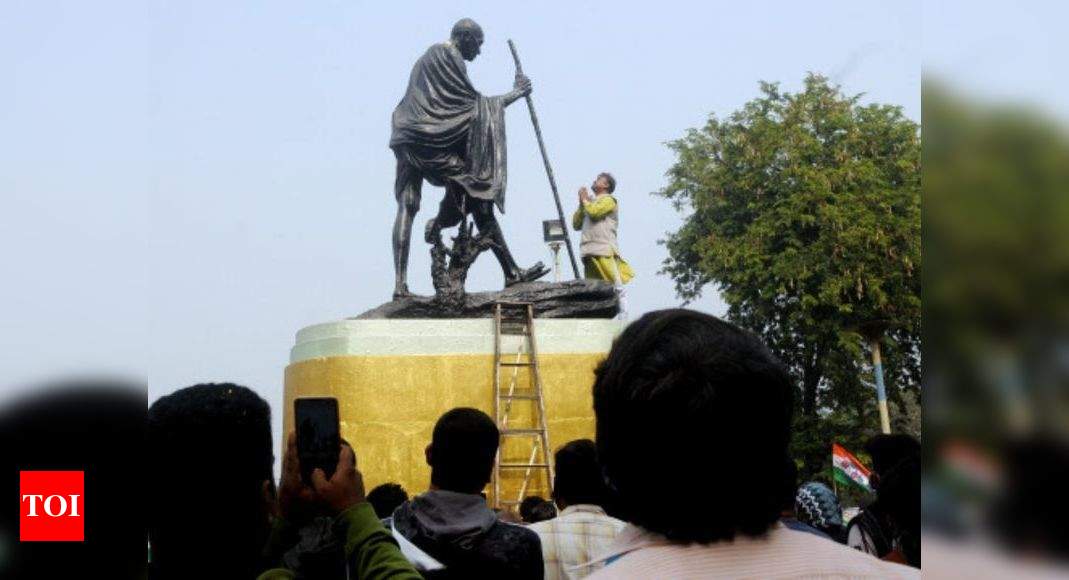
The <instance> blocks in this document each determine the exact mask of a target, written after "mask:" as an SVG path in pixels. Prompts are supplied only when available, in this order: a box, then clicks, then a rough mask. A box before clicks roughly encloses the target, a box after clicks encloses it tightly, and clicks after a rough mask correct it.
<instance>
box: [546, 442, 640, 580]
mask: <svg viewBox="0 0 1069 580" xmlns="http://www.w3.org/2000/svg"><path fill="white" fill-rule="evenodd" d="M553 463H554V466H555V473H554V475H553V500H554V501H555V502H556V503H557V507H559V508H560V510H561V512H560V515H559V516H557V517H556V518H553V519H551V520H547V521H544V522H540V523H537V524H533V525H532V526H531V529H532V530H534V531H535V532H536V533H537V534H538V537H539V539H541V540H542V559H543V560H544V561H545V567H546V579H547V580H556V579H561V578H564V579H570V578H583V577H585V576H587V575H589V574H590V573H591V572H593V571H594V570H596V569H597V568H598V567H599V566H580V565H582V564H586V563H587V562H590V561H591V560H593V559H594V558H595V557H596V556H598V555H600V554H601V553H602V552H604V551H605V550H607V549H608V548H609V546H610V545H612V541H613V540H614V539H616V536H617V535H619V533H620V530H622V529H623V528H624V525H625V524H624V522H622V521H620V520H618V519H616V518H614V517H611V516H609V515H608V514H606V513H605V508H604V503H605V500H606V498H607V496H608V491H607V490H606V489H605V480H604V479H603V478H602V477H601V465H600V464H599V463H598V452H597V448H596V447H595V445H594V442H593V441H591V440H589V439H577V440H575V441H572V442H570V443H568V444H566V445H564V446H563V447H561V448H560V449H558V450H557V453H556V454H555V455H554V457H553Z"/></svg>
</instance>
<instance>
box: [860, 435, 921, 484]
mask: <svg viewBox="0 0 1069 580" xmlns="http://www.w3.org/2000/svg"><path fill="white" fill-rule="evenodd" d="M865 452H866V453H868V454H869V456H870V457H872V470H873V471H875V472H876V474H877V475H879V476H881V477H882V476H884V475H886V474H887V472H889V471H890V470H891V468H893V467H894V466H896V465H898V464H899V463H900V462H901V461H902V460H903V459H906V458H910V457H918V458H919V457H920V454H921V444H920V442H919V441H917V440H916V439H914V438H913V437H911V436H909V435H906V434H905V433H895V434H893V435H892V434H885V433H881V434H879V435H876V436H875V437H873V438H872V439H869V441H868V443H866V444H865Z"/></svg>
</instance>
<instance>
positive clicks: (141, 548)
mask: <svg viewBox="0 0 1069 580" xmlns="http://www.w3.org/2000/svg"><path fill="white" fill-rule="evenodd" d="M146 407H147V401H146V397H145V386H144V385H143V384H134V383H125V382H120V381H110V380H106V381H85V380H77V381H71V382H67V383H62V384H46V385H41V386H38V387H36V390H35V392H34V394H32V395H28V396H24V397H20V398H18V399H15V400H11V399H8V400H6V401H4V405H3V409H2V411H0V474H2V475H0V497H3V498H4V500H3V502H0V506H2V507H0V578H115V579H119V580H124V579H127V578H138V579H141V578H144V577H145V555H146V554H145V518H144V511H143V508H144V501H145V498H146V497H147V496H149V495H152V494H154V493H155V490H153V489H152V488H151V487H146V486H143V485H141V483H140V482H141V480H142V477H143V458H144V456H145V447H144V442H145V409H146ZM31 471H79V472H82V485H83V489H82V493H81V495H82V496H83V498H82V501H81V502H80V503H81V505H80V509H79V512H80V514H81V518H82V535H83V538H84V541H81V542H78V541H69V542H66V541H65V542H48V541H41V542H37V541H32V542H31V541H20V521H19V520H20V513H21V507H22V504H21V503H20V502H21V501H22V498H21V497H20V494H26V493H33V490H29V489H20V488H21V473H24V472H31ZM16 498H19V499H18V500H16Z"/></svg>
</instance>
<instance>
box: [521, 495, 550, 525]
mask: <svg viewBox="0 0 1069 580" xmlns="http://www.w3.org/2000/svg"><path fill="white" fill-rule="evenodd" d="M544 503H546V498H544V497H542V496H540V495H529V496H527V497H525V498H523V501H521V502H520V519H521V520H523V521H524V522H525V523H528V524H533V523H534V522H535V521H536V520H534V519H533V518H534V510H535V508H537V507H538V506H540V505H542V504H544Z"/></svg>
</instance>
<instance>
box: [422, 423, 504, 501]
mask: <svg viewBox="0 0 1069 580" xmlns="http://www.w3.org/2000/svg"><path fill="white" fill-rule="evenodd" d="M498 439H499V434H498V431H497V425H494V421H493V420H492V419H491V418H490V417H488V416H487V415H486V413H483V412H482V411H480V410H478V409H471V408H467V407H459V408H456V409H453V410H451V411H447V412H446V413H445V414H444V415H442V416H441V417H440V418H439V419H438V422H437V423H436V424H435V425H434V432H433V433H432V435H431V444H430V445H428V446H427V451H426V454H427V465H430V466H431V485H432V486H434V487H435V488H436V489H443V490H447V491H455V492H457V493H473V494H477V493H479V492H481V491H482V490H483V488H484V487H486V484H487V483H488V482H489V481H490V472H491V471H492V470H493V468H494V455H495V454H496V453H497V444H498Z"/></svg>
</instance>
